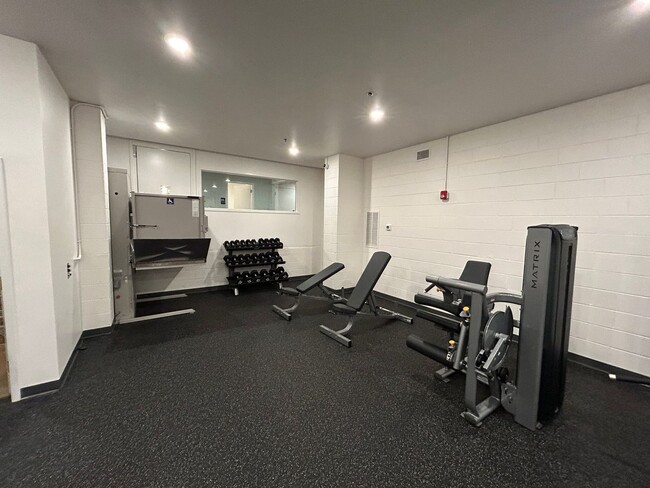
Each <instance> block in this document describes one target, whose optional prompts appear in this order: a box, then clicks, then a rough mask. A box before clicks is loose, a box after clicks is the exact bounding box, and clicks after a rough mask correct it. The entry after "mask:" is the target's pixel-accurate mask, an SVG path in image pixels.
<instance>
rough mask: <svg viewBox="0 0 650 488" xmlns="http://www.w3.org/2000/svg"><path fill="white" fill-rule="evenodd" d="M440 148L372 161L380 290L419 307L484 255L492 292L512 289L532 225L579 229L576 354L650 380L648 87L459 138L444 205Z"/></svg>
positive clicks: (370, 206) (368, 181)
mask: <svg viewBox="0 0 650 488" xmlns="http://www.w3.org/2000/svg"><path fill="white" fill-rule="evenodd" d="M425 148H430V149H431V157H430V159H428V160H424V161H421V162H417V161H416V157H415V153H416V152H417V151H418V150H421V149H425ZM446 152H447V140H446V139H441V140H434V141H431V142H429V143H425V144H420V145H417V146H413V147H409V148H405V149H401V150H398V151H393V152H390V153H387V154H382V155H378V156H374V157H371V158H368V159H366V160H365V162H364V164H365V194H366V207H367V208H366V210H372V211H378V212H380V232H379V246H378V247H379V248H381V249H383V250H386V251H388V252H390V253H391V254H392V255H393V259H392V261H391V263H390V264H389V267H388V268H387V270H386V272H385V274H384V277H383V278H382V280H381V281H380V283H379V285H378V290H380V291H382V292H385V293H388V294H390V295H394V296H397V297H400V298H404V299H407V300H412V298H413V294H414V293H416V292H418V291H421V290H422V289H423V288H424V287H425V284H426V283H425V281H424V278H425V276H426V275H427V274H439V275H448V276H452V277H457V276H458V275H459V273H460V271H461V269H462V267H463V265H464V263H465V262H466V261H467V260H468V259H482V260H488V261H490V262H492V265H493V267H492V273H491V276H490V283H489V286H490V289H491V290H492V291H497V290H502V291H513V292H518V291H520V289H521V275H522V272H523V251H524V243H525V238H526V227H527V226H529V225H534V224H539V223H568V224H573V225H576V226H578V227H579V240H578V257H577V269H576V279H575V293H574V303H573V321H572V326H571V341H570V350H571V351H572V352H575V353H577V354H580V355H582V356H586V357H589V358H592V359H595V360H598V361H602V362H605V363H609V364H612V365H615V366H618V367H621V368H625V369H628V370H631V371H635V372H638V373H642V374H645V375H650V298H649V297H650V85H643V86H640V87H637V88H633V89H629V90H625V91H620V92H616V93H612V94H609V95H606V96H601V97H597V98H594V99H590V100H586V101H582V102H578V103H574V104H570V105H566V106H562V107H559V108H556V109H553V110H548V111H545V112H541V113H537V114H534V115H530V116H526V117H521V118H518V119H515V120H510V121H507V122H504V123H500V124H496V125H492V126H488V127H484V128H481V129H478V130H473V131H470V132H465V133H462V134H458V135H454V136H452V137H451V138H450V140H449V168H448V189H449V191H450V194H451V198H450V201H449V202H441V201H440V200H439V196H438V192H439V190H440V189H442V188H443V186H444V181H445V169H446V168H445V166H446V165H445V161H446ZM388 223H390V224H391V225H392V230H391V231H386V230H385V225H386V224H388ZM367 251H368V252H367V253H366V259H367V257H368V255H369V254H370V251H373V249H367Z"/></svg>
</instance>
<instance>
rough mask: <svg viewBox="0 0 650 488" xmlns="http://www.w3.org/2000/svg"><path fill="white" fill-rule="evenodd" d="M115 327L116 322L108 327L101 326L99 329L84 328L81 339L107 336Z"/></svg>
mask: <svg viewBox="0 0 650 488" xmlns="http://www.w3.org/2000/svg"><path fill="white" fill-rule="evenodd" d="M114 329H115V323H113V324H112V325H109V326H107V327H99V328H97V329H90V330H84V331H83V332H82V333H81V340H83V339H90V338H92V337H99V336H105V335H109V334H112V333H113V330H114Z"/></svg>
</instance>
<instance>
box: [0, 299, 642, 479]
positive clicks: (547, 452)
mask: <svg viewBox="0 0 650 488" xmlns="http://www.w3.org/2000/svg"><path fill="white" fill-rule="evenodd" d="M290 302H291V299H290V298H288V297H278V296H277V295H275V294H274V293H273V292H272V291H271V290H269V289H257V290H253V289H247V290H242V294H241V295H240V296H239V297H235V296H233V295H232V293H231V292H213V293H203V294H196V295H190V296H189V297H188V298H184V299H179V300H173V301H167V302H159V304H155V305H154V304H149V307H148V308H149V311H151V312H152V313H153V312H158V311H161V310H165V309H175V308H186V307H194V308H195V309H196V314H194V315H188V316H181V317H174V318H168V319H162V320H158V321H155V322H150V323H141V324H139V325H129V326H126V325H125V326H122V327H119V328H118V329H117V330H116V331H115V332H114V333H113V334H112V335H110V336H104V337H99V338H94V339H89V340H86V341H85V346H86V350H84V351H80V353H79V355H78V357H77V360H76V363H75V364H74V367H73V368H72V370H71V374H70V376H69V379H68V382H67V384H66V385H65V387H64V388H63V389H62V390H61V391H59V392H58V393H56V394H52V395H47V396H42V397H38V398H33V399H29V400H26V401H23V402H20V403H17V404H9V403H2V404H0V485H1V486H10V487H14V486H29V487H32V486H33V487H40V486H43V487H58V486H74V487H85V486H88V487H104V486H115V487H139V486H146V487H172V486H174V487H175V486H188V487H189V486H192V487H194V486H218V487H236V486H260V487H262V486H264V487H269V486H281V487H284V486H297V487H312V486H319V487H321V486H322V487H331V486H353V487H362V486H367V487H380V486H451V487H456V486H458V487H464V486H480V487H492V486H494V487H499V488H503V487H509V486H513V487H514V486H516V487H522V486H526V487H538V486H539V487H542V486H543V487H548V486H571V487H591V486H594V487H595V486H607V487H626V486H639V487H641V486H649V484H650V483H649V482H650V468H649V466H650V416H649V413H650V409H649V407H650V390H649V389H647V388H643V387H640V386H638V385H631V384H617V383H613V382H610V381H609V380H607V379H606V377H605V375H603V374H602V373H599V372H596V371H593V370H590V369H587V368H585V367H583V366H580V365H576V364H571V365H570V367H569V370H568V373H567V374H568V379H567V395H566V398H565V405H564V409H563V411H562V412H561V413H560V415H559V416H558V417H557V418H556V419H555V420H554V421H553V422H552V423H550V424H549V425H547V426H545V427H544V428H543V429H542V430H541V431H538V432H530V431H528V430H526V429H524V428H523V427H521V426H519V425H518V424H516V423H515V422H514V421H513V419H512V417H511V416H510V415H509V414H507V413H506V412H505V411H503V410H500V411H499V412H497V413H495V414H494V415H492V416H491V417H490V418H489V419H488V420H487V421H486V422H485V423H484V425H483V426H482V427H481V428H479V429H477V428H474V427H471V426H470V425H469V424H468V423H467V422H465V420H463V419H462V418H461V416H460V412H461V411H462V410H463V383H464V381H463V378H462V377H457V378H455V379H454V380H453V381H452V382H450V383H448V384H443V383H440V382H438V381H436V380H434V379H433V376H432V375H433V372H434V370H435V369H436V368H437V365H436V364H435V363H433V362H432V361H430V360H428V359H427V358H425V357H423V356H421V355H419V354H417V353H415V352H414V351H411V350H409V349H407V348H406V346H405V339H406V336H407V335H408V334H409V333H410V332H417V333H420V334H422V335H426V336H430V337H435V336H436V335H437V332H436V331H434V330H432V328H431V327H430V326H428V325H427V323H426V322H425V321H423V320H419V319H416V322H415V324H414V325H407V324H404V323H402V322H397V321H386V320H384V319H376V318H367V319H363V320H361V321H359V323H358V325H355V329H353V331H352V334H351V337H352V338H353V347H352V348H351V349H346V348H344V347H343V346H341V345H339V344H338V343H336V342H334V341H333V340H331V339H329V338H327V337H326V336H324V335H322V334H320V333H319V332H318V330H317V325H318V324H319V323H326V324H329V325H340V326H341V327H342V326H343V325H344V322H345V320H344V318H342V317H336V316H332V315H329V314H327V313H326V310H327V304H326V303H322V302H313V301H312V302H305V306H304V308H302V311H301V313H299V314H297V315H296V316H295V318H294V320H293V321H292V322H285V321H284V320H282V319H280V318H279V317H278V316H276V315H275V314H273V313H272V312H271V311H270V307H271V304H273V303H278V304H285V305H287V304H289V303H290ZM398 308H399V307H398ZM401 310H402V311H405V310H406V309H401Z"/></svg>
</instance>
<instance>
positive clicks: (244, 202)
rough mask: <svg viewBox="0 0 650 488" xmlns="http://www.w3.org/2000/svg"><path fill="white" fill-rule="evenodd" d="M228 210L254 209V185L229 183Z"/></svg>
mask: <svg viewBox="0 0 650 488" xmlns="http://www.w3.org/2000/svg"><path fill="white" fill-rule="evenodd" d="M228 208H236V209H251V208H253V185H250V184H248V183H233V182H230V183H228Z"/></svg>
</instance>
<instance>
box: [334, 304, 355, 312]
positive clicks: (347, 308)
mask: <svg viewBox="0 0 650 488" xmlns="http://www.w3.org/2000/svg"><path fill="white" fill-rule="evenodd" d="M332 311H333V312H335V313H342V314H345V315H355V314H356V313H357V312H358V310H356V309H355V308H352V307H350V306H349V305H346V304H345V303H335V304H334V305H332Z"/></svg>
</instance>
